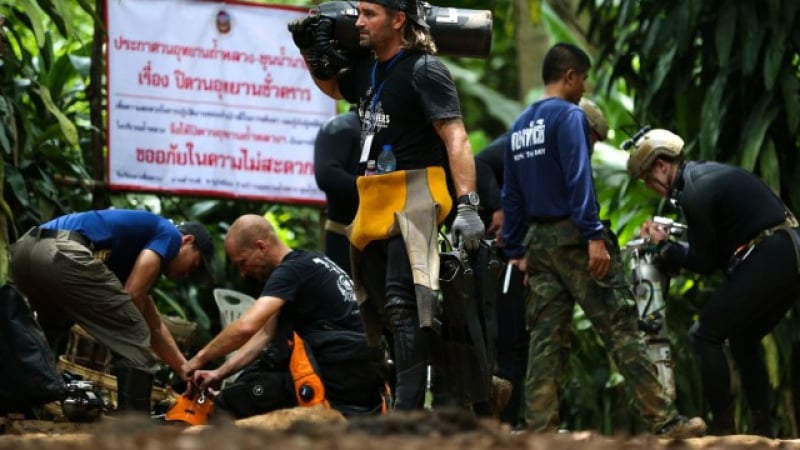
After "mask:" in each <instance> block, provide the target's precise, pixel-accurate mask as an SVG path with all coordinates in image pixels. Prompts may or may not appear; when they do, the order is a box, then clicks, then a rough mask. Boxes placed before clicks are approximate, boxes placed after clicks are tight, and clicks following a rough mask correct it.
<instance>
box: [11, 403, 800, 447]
mask: <svg viewBox="0 0 800 450" xmlns="http://www.w3.org/2000/svg"><path fill="white" fill-rule="evenodd" d="M24 424H25V422H18V423H12V424H6V429H5V434H2V435H0V450H12V449H13V450H38V449H59V450H60V449H64V450H95V449H98V450H106V449H108V450H111V449H113V450H173V449H174V450H238V449H240V450H251V449H252V450H265V449H272V448H275V449H314V450H317V449H336V450H369V449H380V450H389V449H392V450H393V449H400V450H417V449H418V450H473V449H476V450H477V449H481V450H482V449H532V450H538V449H542V450H545V449H546V450H560V449H576V448H580V449H591V450H603V449H626V450H636V449H669V450H680V449H696V450H699V449H767V448H780V449H795V448H796V449H798V450H800V440H798V441H789V440H770V439H766V438H762V437H757V436H744V435H742V436H726V437H703V438H694V439H686V440H660V439H657V438H656V437H654V436H652V435H642V436H617V437H609V436H602V435H599V434H596V433H592V432H574V433H563V434H532V433H521V434H515V433H512V432H511V430H510V429H509V428H508V427H507V426H503V425H501V424H500V423H499V422H497V421H494V420H490V419H480V420H478V419H475V418H474V417H472V416H471V415H466V414H463V413H458V412H452V411H445V412H441V411H439V412H432V411H423V412H417V413H411V414H402V413H392V414H389V415H387V416H379V417H371V418H365V419H351V420H345V419H344V418H343V417H341V416H340V415H339V414H338V413H336V412H335V411H330V410H316V409H314V408H294V409H291V410H282V411H276V412H274V413H270V414H265V415H263V416H256V417H252V418H248V419H243V420H240V421H236V422H234V421H224V420H222V421H219V423H216V424H214V425H210V426H199V427H186V426H182V425H179V424H177V423H169V424H164V423H153V422H152V421H146V420H144V419H133V418H103V419H102V420H100V421H99V422H97V423H93V424H86V425H78V426H76V428H75V429H74V430H70V431H69V432H64V430H61V431H58V430H47V428H46V427H44V428H43V427H41V424H38V425H39V426H38V429H37V427H30V428H27V429H26V427H25V426H24Z"/></svg>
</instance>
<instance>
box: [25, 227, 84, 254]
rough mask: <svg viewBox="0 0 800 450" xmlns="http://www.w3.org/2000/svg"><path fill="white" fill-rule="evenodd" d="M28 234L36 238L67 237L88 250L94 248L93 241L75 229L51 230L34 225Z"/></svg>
mask: <svg viewBox="0 0 800 450" xmlns="http://www.w3.org/2000/svg"><path fill="white" fill-rule="evenodd" d="M29 234H30V235H31V236H33V237H35V238H38V239H67V240H70V241H74V242H77V243H79V244H81V245H83V246H84V247H86V248H88V249H90V250H94V242H92V241H91V240H90V239H89V238H87V237H86V236H84V235H82V234H80V233H78V232H77V231H68V230H51V229H48V228H39V227H34V228H33V229H32V230H31V232H30V233H29Z"/></svg>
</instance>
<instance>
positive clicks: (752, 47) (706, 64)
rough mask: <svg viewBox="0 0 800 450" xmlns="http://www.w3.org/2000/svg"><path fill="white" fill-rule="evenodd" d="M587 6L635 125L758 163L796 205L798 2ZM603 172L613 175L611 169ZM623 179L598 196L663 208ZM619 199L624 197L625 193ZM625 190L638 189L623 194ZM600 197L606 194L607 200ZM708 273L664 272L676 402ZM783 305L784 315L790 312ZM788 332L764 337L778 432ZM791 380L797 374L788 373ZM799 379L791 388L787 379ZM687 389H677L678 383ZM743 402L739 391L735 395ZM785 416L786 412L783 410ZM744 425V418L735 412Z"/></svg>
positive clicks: (790, 428)
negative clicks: (669, 275) (669, 280)
mask: <svg viewBox="0 0 800 450" xmlns="http://www.w3.org/2000/svg"><path fill="white" fill-rule="evenodd" d="M581 7H582V8H583V9H584V10H585V11H586V12H588V14H589V15H590V16H591V17H592V21H591V26H590V28H589V39H590V41H591V42H593V43H595V44H596V45H597V49H598V54H597V60H599V61H602V64H601V66H600V68H599V69H598V72H597V73H598V74H599V75H600V80H599V83H598V86H599V88H600V89H601V90H602V91H604V92H607V93H613V92H617V91H619V90H622V91H623V92H624V93H626V94H628V95H630V96H631V97H632V98H633V104H634V109H633V117H634V119H635V123H636V126H635V127H632V128H630V131H629V133H631V132H633V131H634V130H635V128H636V127H638V126H639V125H640V124H651V125H653V126H655V127H659V128H667V129H671V130H673V131H675V132H677V133H678V134H680V135H681V136H682V137H683V138H684V140H685V141H686V148H685V152H686V154H687V157H688V158H690V159H709V160H717V161H722V162H727V163H731V164H736V165H740V166H741V167H743V168H745V169H747V170H751V171H753V172H755V173H756V174H758V175H759V176H760V177H761V178H762V179H763V180H764V181H765V182H766V183H767V184H768V185H769V186H770V187H772V189H773V190H774V191H775V192H776V193H779V194H780V196H781V197H782V198H783V199H784V201H785V202H786V203H787V205H789V206H790V207H791V209H793V210H794V211H800V186H798V184H797V183H795V182H793V180H796V179H797V177H798V175H800V153H798V148H799V147H800V141H798V135H797V131H798V125H800V78H799V75H800V56H799V55H800V53H799V49H800V28H798V27H797V25H798V24H800V5H798V4H797V2H794V1H791V0H771V1H768V2H762V3H759V2H693V1H677V2H659V1H656V0H642V1H635V2H634V1H622V2H620V1H616V0H582V1H581ZM607 176H612V175H610V174H608V175H607ZM640 191H641V188H640V186H638V184H631V183H628V182H627V181H621V182H620V183H619V184H618V185H617V187H616V188H615V192H607V193H606V194H605V195H604V198H605V199H606V200H607V199H609V198H610V199H614V200H612V203H611V204H610V205H613V207H614V208H618V209H619V208H624V211H626V212H625V214H626V216H627V217H628V218H636V219H637V222H638V218H641V217H643V216H647V215H652V214H654V213H655V214H661V213H664V212H666V211H670V210H668V209H666V208H665V207H666V204H665V202H663V201H661V200H658V199H655V197H652V196H650V197H645V196H642V195H641V194H640ZM626 199H628V200H626ZM629 199H636V201H635V202H633V203H632V202H630V200H629ZM604 207H605V205H604ZM715 281H716V280H714V279H708V278H703V279H701V278H696V277H689V278H680V279H676V280H674V282H673V290H672V296H673V297H674V298H675V299H676V300H674V301H673V302H672V303H671V304H670V311H669V317H670V324H671V325H673V326H674V327H675V330H676V331H677V330H680V331H681V332H680V333H676V334H674V335H673V337H674V339H675V343H676V344H677V345H675V346H674V348H675V349H677V352H676V354H675V355H674V356H675V359H676V366H677V367H678V368H679V369H680V376H679V379H678V383H679V387H682V388H683V392H681V393H680V394H681V395H680V396H679V404H683V405H689V406H690V407H689V411H691V412H697V411H701V410H702V409H699V408H698V407H701V406H702V405H698V401H697V399H698V397H697V394H699V386H698V385H697V379H696V377H695V376H692V375H691V374H689V373H688V372H690V370H688V371H687V369H691V366H692V364H691V356H690V354H689V352H688V345H687V342H686V338H684V337H681V336H683V335H684V334H683V332H684V331H685V329H686V328H687V327H688V325H689V324H690V323H691V322H692V320H694V319H695V318H696V313H697V310H698V308H699V306H700V305H702V303H703V302H704V301H705V300H706V299H707V298H708V296H709V293H710V292H711V291H712V289H713V286H714V285H715ZM796 321H797V313H796V311H795V312H793V313H792V315H791V317H790V318H789V319H788V320H787V321H785V324H789V323H790V324H793V325H794V324H796ZM794 337H795V334H794V333H791V332H787V329H786V328H785V327H784V326H782V327H779V329H778V330H776V332H775V333H773V335H772V336H771V337H770V338H768V339H766V340H765V342H764V344H765V349H766V350H767V358H768V363H769V368H770V373H771V376H772V381H773V385H774V387H775V388H776V398H775V399H776V400H777V401H776V402H775V403H776V404H777V407H776V411H775V412H774V414H773V415H774V416H775V417H786V418H787V419H786V420H784V421H783V422H782V423H781V424H780V428H781V431H780V432H781V434H787V435H788V434H791V435H796V434H797V428H796V424H795V423H794V415H793V414H786V413H787V412H788V413H792V412H794V411H793V409H794V408H796V406H794V405H792V401H791V396H790V395H788V391H789V386H788V380H789V379H790V376H789V372H790V370H791V368H792V366H793V365H794V364H793V362H792V359H791V354H792V342H793V341H792V339H793V338H794ZM795 383H796V382H795ZM795 390H796V391H797V388H796V387H795ZM687 393H688V394H690V395H686V394H687ZM740 404H741V402H740ZM789 416H792V417H791V420H790V418H789ZM742 425H744V428H745V429H746V428H747V426H748V424H747V422H746V421H744V422H743V423H742Z"/></svg>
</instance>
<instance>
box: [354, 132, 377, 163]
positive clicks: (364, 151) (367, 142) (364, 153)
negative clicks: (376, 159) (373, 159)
mask: <svg viewBox="0 0 800 450" xmlns="http://www.w3.org/2000/svg"><path fill="white" fill-rule="evenodd" d="M373 137H375V133H367V135H366V136H364V146H363V147H361V159H359V160H358V162H362V163H365V162H367V158H369V150H370V149H371V148H372V138H373Z"/></svg>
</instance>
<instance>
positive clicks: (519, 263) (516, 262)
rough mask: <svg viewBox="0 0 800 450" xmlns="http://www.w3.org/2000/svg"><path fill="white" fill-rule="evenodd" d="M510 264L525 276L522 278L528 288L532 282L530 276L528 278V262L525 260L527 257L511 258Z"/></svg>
mask: <svg viewBox="0 0 800 450" xmlns="http://www.w3.org/2000/svg"><path fill="white" fill-rule="evenodd" d="M508 263H509V264H510V265H512V266H514V267H516V268H517V270H519V271H520V272H522V273H523V274H525V276H524V277H523V278H522V284H523V285H524V286H526V287H527V286H528V284H529V281H530V276H528V262H527V261H526V260H525V257H524V256H520V257H519V258H511V259H509V260H508Z"/></svg>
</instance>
